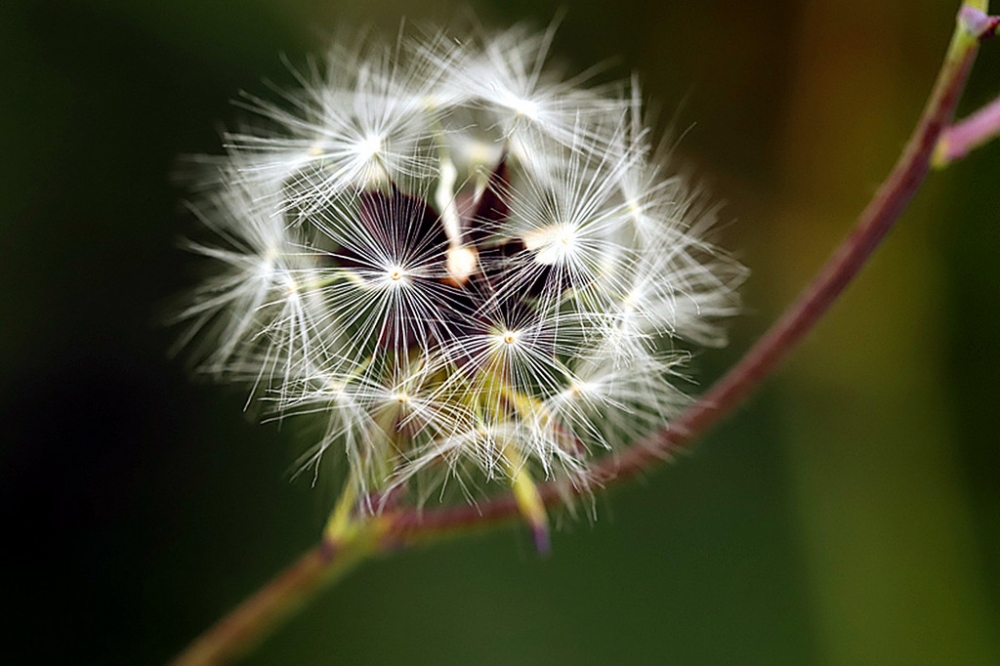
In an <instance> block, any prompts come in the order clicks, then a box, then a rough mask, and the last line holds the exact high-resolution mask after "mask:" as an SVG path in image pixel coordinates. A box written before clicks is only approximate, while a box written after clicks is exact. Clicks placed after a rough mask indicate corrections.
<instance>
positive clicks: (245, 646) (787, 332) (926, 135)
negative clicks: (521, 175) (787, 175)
mask: <svg viewBox="0 0 1000 666" xmlns="http://www.w3.org/2000/svg"><path fill="white" fill-rule="evenodd" d="M987 5H988V3H987V2H985V1H984V0H968V1H967V2H965V3H964V4H963V5H962V9H961V10H960V12H959V15H958V21H957V26H956V29H955V33H954V35H953V37H952V40H951V44H950V46H949V49H948V53H947V56H946V58H945V61H944V64H943V66H942V69H941V71H940V73H939V75H938V79H937V82H936V83H935V86H934V89H933V91H932V93H931V96H930V99H929V101H928V103H927V106H926V108H925V110H924V112H923V115H922V116H921V118H920V121H919V123H918V124H917V127H916V129H915V130H914V132H913V134H912V136H911V138H910V140H909V142H908V143H907V145H906V147H905V149H904V150H903V153H902V155H901V156H900V158H899V160H898V161H897V163H896V165H895V167H894V168H893V170H892V172H891V173H890V174H889V176H888V178H887V179H886V181H885V182H884V183H883V185H882V186H881V187H880V188H879V190H878V191H877V192H876V194H875V197H874V198H873V199H872V200H871V202H870V203H869V204H868V206H867V207H866V208H865V209H864V211H863V212H862V213H861V215H860V217H859V218H858V221H857V223H856V225H855V227H854V229H853V230H852V231H851V233H850V234H849V235H848V237H847V238H846V239H845V240H844V241H843V242H842V243H841V245H840V246H839V247H838V248H837V249H836V250H835V251H834V253H833V255H832V256H831V257H830V259H829V260H828V262H827V264H826V265H825V266H824V267H823V268H822V269H821V270H820V272H819V273H818V274H817V276H816V277H815V278H814V279H813V281H812V283H811V284H809V285H808V286H807V287H806V289H805V290H804V291H803V292H802V293H801V295H800V296H799V297H798V299H797V300H796V301H795V302H794V303H793V304H792V305H791V307H789V308H788V310H787V311H786V312H785V314H784V315H783V316H782V317H781V318H780V319H779V320H778V321H777V322H776V323H775V324H774V325H773V326H772V327H771V328H770V329H769V330H768V331H767V332H766V333H765V334H764V336H763V337H762V338H761V339H760V340H759V341H758V342H757V343H756V344H755V345H754V346H753V347H751V349H750V350H749V351H748V352H747V353H746V354H745V355H744V356H743V358H742V360H740V361H739V362H738V363H737V364H736V365H735V366H734V367H733V368H732V369H731V370H730V371H729V372H728V373H727V374H726V375H725V376H723V377H722V379H720V380H719V381H718V382H717V383H716V384H715V385H714V386H713V387H712V388H711V389H710V390H709V391H708V392H707V393H705V394H704V395H703V396H702V397H701V398H699V399H698V400H697V401H695V402H694V403H692V404H691V405H690V406H689V407H688V408H687V409H686V410H685V411H684V413H683V414H682V415H681V416H680V417H679V418H677V419H676V420H674V421H673V422H672V423H671V424H670V425H669V426H668V427H666V428H664V429H663V430H660V431H659V432H656V433H654V434H653V435H651V436H649V437H646V438H645V439H643V440H641V441H639V442H637V443H634V444H632V445H631V446H630V447H628V448H627V449H625V450H624V451H622V452H620V453H618V454H616V455H613V456H609V457H607V458H604V459H602V460H599V461H597V462H596V463H594V464H592V465H591V467H590V474H591V477H592V478H593V479H594V481H595V482H596V483H600V484H604V485H607V484H610V483H618V482H620V481H624V480H626V479H628V478H630V477H632V476H634V475H635V474H637V473H639V472H642V471H645V470H648V469H650V468H652V467H653V466H655V465H656V464H658V463H659V462H660V461H661V460H662V459H664V458H665V457H668V456H669V455H670V454H671V453H672V452H673V451H676V450H678V449H680V448H682V447H684V446H686V445H687V444H689V443H690V442H692V441H693V440H694V439H696V438H697V437H698V436H700V435H701V434H703V433H704V432H705V431H706V430H708V429H709V428H710V427H711V426H712V425H714V424H715V423H716V422H717V421H718V420H719V419H721V418H722V417H723V416H725V415H726V414H727V413H729V412H730V411H731V410H732V409H733V408H734V407H736V405H738V404H739V403H740V402H741V401H742V400H743V399H744V398H745V397H746V396H747V395H748V394H749V393H750V392H751V391H752V390H753V389H755V388H756V387H757V386H758V385H759V384H760V383H761V381H763V380H764V378H766V377H767V376H768V375H769V374H770V373H771V372H773V371H774V370H775V369H776V368H777V366H778V365H779V364H780V363H781V361H782V360H784V358H785V357H786V356H788V354H789V353H790V352H791V351H792V350H793V349H794V348H795V346H796V345H797V344H798V343H799V342H800V341H801V340H802V338H803V337H804V336H805V335H806V333H808V332H809V330H810V329H812V327H813V326H814V325H815V324H816V322H817V321H818V320H819V319H820V317H821V316H822V315H823V314H824V313H825V312H826V311H827V309H829V307H830V305H831V304H832V303H833V302H834V301H835V300H836V298H837V297H838V296H839V295H840V293H841V292H842V291H843V290H844V288H845V287H846V286H847V285H848V284H849V283H850V282H851V280H852V279H853V278H854V277H855V276H856V275H857V274H858V272H859V271H860V270H861V268H862V266H863V265H864V263H865V262H866V260H867V259H868V258H869V257H870V256H871V254H872V253H873V252H874V250H875V248H876V247H877V246H878V244H879V243H880V242H881V241H882V239H883V238H884V237H885V235H886V234H887V233H888V231H889V230H890V229H891V228H892V225H893V223H894V222H895V221H896V219H897V218H898V217H899V216H900V214H901V213H902V212H903V210H904V209H905V208H906V206H907V204H908V203H909V202H910V200H911V199H912V198H913V196H914V194H915V193H916V191H917V190H918V188H919V187H920V185H921V183H923V181H924V179H925V178H926V176H927V173H928V171H929V169H930V167H931V162H932V158H934V157H935V147H936V146H938V145H939V142H940V141H941V140H942V138H943V137H945V138H946V139H947V140H950V141H955V142H956V143H954V144H951V148H950V149H949V152H948V155H949V159H948V161H951V160H952V159H959V158H961V157H962V156H963V155H964V154H965V153H964V152H962V151H961V150H957V149H955V147H956V146H966V150H967V149H968V148H971V147H973V146H975V145H978V143H981V142H982V141H984V140H985V139H986V138H988V137H990V136H993V135H995V134H996V133H997V131H998V129H1000V127H998V126H1000V101H997V102H994V103H993V104H991V105H990V106H989V107H988V108H987V109H984V110H983V112H981V114H976V115H974V116H973V117H972V118H970V119H968V120H967V121H964V122H963V123H959V124H958V125H956V126H955V127H953V128H949V124H950V123H951V121H952V117H953V115H954V111H955V107H956V105H957V103H958V100H959V97H960V95H961V92H962V90H963V88H964V85H965V81H966V78H967V77H968V73H969V70H970V68H971V66H972V63H973V61H974V60H975V56H976V53H977V51H978V46H979V41H980V39H982V38H984V37H986V36H989V35H991V34H992V32H994V31H995V30H996V26H997V21H996V20H995V19H993V18H992V17H988V16H986V11H987ZM984 26H985V27H984ZM938 157H940V155H938ZM534 490H535V491H536V492H537V498H539V499H540V500H541V502H542V503H544V504H556V503H558V502H559V501H560V500H561V497H562V495H560V493H559V492H557V491H558V489H557V487H556V485H554V484H553V483H546V484H540V485H538V486H534ZM563 490H564V491H565V489H563ZM515 494H516V493H515V492H513V491H512V492H510V493H507V494H505V495H502V496H498V497H495V498H492V499H490V500H488V501H485V502H481V503H479V504H478V505H475V506H454V507H444V508H439V509H433V510H424V511H417V510H416V509H405V508H400V509H396V510H394V511H392V512H387V513H384V514H382V515H380V516H375V517H370V518H368V519H366V520H364V521H362V522H358V523H355V524H353V527H355V528H356V529H352V530H348V531H346V532H345V533H344V536H343V538H342V539H341V540H340V541H338V542H337V543H331V542H330V541H326V540H325V541H324V542H323V543H321V544H320V545H319V546H317V547H316V548H314V549H313V550H311V551H310V552H308V553H306V554H305V555H304V556H303V557H302V558H301V559H300V560H299V561H298V562H296V563H295V564H294V565H292V567H291V568H289V569H288V570H287V571H285V572H284V573H282V574H281V575H280V576H279V577H278V578H276V579H274V580H273V581H272V582H271V583H269V584H268V585H267V586H265V587H264V588H263V589H262V590H260V591H259V592H258V593H257V594H255V595H254V596H252V597H250V598H249V599H248V600H246V601H245V602H243V604H241V605H240V606H238V607H237V608H236V609H235V610H234V611H232V612H231V613H230V614H229V615H228V616H227V617H225V618H223V619H222V620H221V621H220V622H219V623H218V624H216V625H215V626H214V627H213V628H211V629H209V631H208V632H206V633H205V634H204V635H202V636H201V637H200V638H198V639H197V640H196V641H195V642H194V643H193V644H192V645H191V646H190V647H189V648H188V649H187V650H186V651H185V652H184V653H182V654H181V655H180V656H179V657H178V658H177V659H176V660H175V661H174V662H172V665H171V666H204V665H208V664H212V665H217V664H224V663H228V662H229V661H231V660H232V659H234V658H236V657H238V656H239V655H241V654H244V653H246V652H247V651H248V650H249V649H250V648H251V647H253V646H254V645H256V644H257V643H258V642H259V641H260V640H262V639H263V638H264V637H265V635H267V634H268V633H270V632H271V631H273V630H274V629H275V628H276V627H277V625H278V624H279V623H280V622H281V621H282V620H284V619H286V618H287V617H288V616H289V615H291V614H292V612H294V611H295V610H296V609H297V608H299V607H301V606H302V605H303V604H304V603H305V602H306V601H307V600H308V599H309V598H311V597H312V596H313V595H315V594H316V593H317V592H318V591H319V590H320V589H321V588H322V587H323V586H324V585H327V584H329V583H331V582H333V581H335V580H337V579H339V578H340V577H342V576H343V575H344V574H345V573H347V571H349V570H350V569H351V568H353V567H354V566H355V565H357V564H358V563H360V562H361V561H362V560H363V559H365V558H366V557H370V556H371V555H374V554H377V553H380V552H385V551H386V550H387V549H389V548H394V549H399V548H403V547H411V546H416V545H420V544H424V543H430V542H437V541H441V540H444V539H446V538H449V537H451V536H455V535H457V534H458V533H462V532H466V531H470V530H481V529H485V528H487V527H489V526H490V525H493V524H495V523H497V522H500V521H506V520H514V519H516V518H517V517H518V516H520V515H521V510H522V507H520V506H519V502H518V500H517V498H516V497H515ZM533 501H537V500H533Z"/></svg>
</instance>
